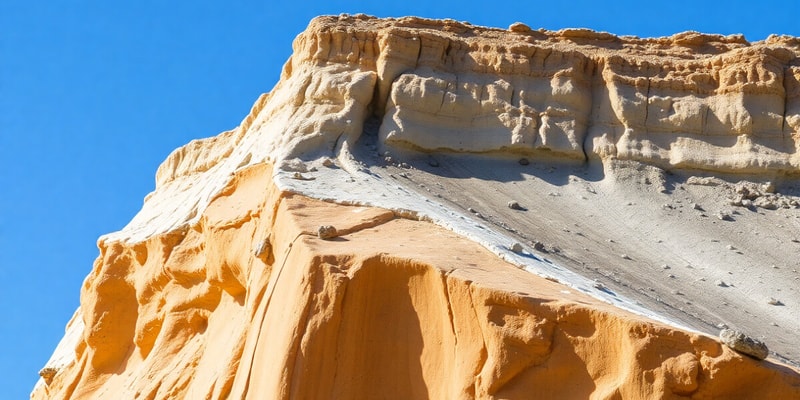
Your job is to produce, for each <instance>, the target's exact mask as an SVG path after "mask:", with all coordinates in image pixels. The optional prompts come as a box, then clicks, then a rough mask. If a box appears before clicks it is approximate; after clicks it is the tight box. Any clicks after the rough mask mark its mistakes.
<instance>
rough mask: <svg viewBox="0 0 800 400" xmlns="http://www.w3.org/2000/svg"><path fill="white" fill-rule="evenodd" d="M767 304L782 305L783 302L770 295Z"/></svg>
mask: <svg viewBox="0 0 800 400" xmlns="http://www.w3.org/2000/svg"><path fill="white" fill-rule="evenodd" d="M767 304H769V305H771V306H782V305H783V303H782V302H781V301H780V300H778V299H776V298H774V297H770V298H769V301H767Z"/></svg>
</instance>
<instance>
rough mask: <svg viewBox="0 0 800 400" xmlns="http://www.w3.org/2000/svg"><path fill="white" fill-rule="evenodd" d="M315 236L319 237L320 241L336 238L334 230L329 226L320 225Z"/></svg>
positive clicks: (336, 234)
mask: <svg viewBox="0 0 800 400" xmlns="http://www.w3.org/2000/svg"><path fill="white" fill-rule="evenodd" d="M317 236H319V238H320V239H323V240H328V239H333V238H335V237H336V236H338V232H337V231H336V228H335V227H333V226H331V225H322V226H320V227H319V229H317Z"/></svg>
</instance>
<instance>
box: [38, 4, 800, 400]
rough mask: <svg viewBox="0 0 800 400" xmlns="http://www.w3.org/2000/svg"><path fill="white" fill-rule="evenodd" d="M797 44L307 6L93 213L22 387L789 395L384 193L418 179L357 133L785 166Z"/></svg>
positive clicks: (466, 145)
mask: <svg viewBox="0 0 800 400" xmlns="http://www.w3.org/2000/svg"><path fill="white" fill-rule="evenodd" d="M799 56H800V40H798V39H796V38H791V37H771V38H769V39H767V40H766V41H764V42H758V43H748V42H746V41H745V40H744V38H742V37H739V36H718V35H703V34H699V33H693V32H687V33H682V34H678V35H675V36H672V37H668V38H659V39H639V38H633V37H616V36H613V35H610V34H605V33H597V32H591V31H587V30H562V31H558V32H549V31H533V30H530V29H528V28H527V27H526V26H524V25H522V24H515V25H513V26H512V27H511V28H510V30H501V29H490V28H480V27H475V26H472V25H469V24H466V23H459V22H455V21H450V20H445V21H431V20H423V19H418V18H401V19H386V20H382V19H374V18H372V17H366V16H360V15H359V16H340V17H320V18H317V19H315V20H313V21H312V22H311V24H310V25H309V27H308V29H307V30H306V31H305V32H304V33H302V34H301V35H300V36H298V38H297V39H296V41H295V43H294V54H293V55H292V57H291V59H290V60H289V61H288V62H287V63H286V65H285V67H284V70H283V73H282V76H281V81H280V82H279V83H278V84H277V85H276V87H275V88H274V89H273V90H272V91H271V92H270V93H269V94H265V95H263V96H261V98H259V99H258V101H257V102H256V104H255V105H254V107H253V109H252V110H251V112H250V114H249V115H248V116H247V117H246V118H245V119H244V121H243V122H242V124H241V125H240V126H239V127H238V128H236V129H235V130H232V131H229V132H225V133H222V134H220V135H219V136H216V137H214V138H209V139H202V140H196V141H193V142H191V143H189V144H187V145H186V146H184V147H181V148H179V149H177V150H176V151H174V152H173V153H172V154H171V155H170V156H169V158H168V159H167V160H166V161H165V162H164V163H163V164H162V165H161V167H160V168H159V169H158V173H157V178H156V180H157V187H156V190H155V191H154V192H153V193H151V194H150V195H148V197H147V198H146V201H145V204H144V206H143V208H142V210H141V212H140V213H139V214H137V216H136V217H135V218H134V219H133V220H132V221H131V223H130V224H129V225H128V226H126V227H125V228H124V229H123V230H122V231H119V232H115V233H111V234H109V235H106V236H104V237H101V238H100V240H99V241H98V247H99V249H100V255H99V257H98V258H97V260H96V262H95V264H94V266H93V269H92V271H91V273H90V274H89V276H88V277H87V278H86V280H85V282H84V285H83V287H82V288H81V305H80V308H79V309H78V310H77V311H76V314H75V316H74V317H73V319H72V321H71V322H70V323H69V325H68V327H67V334H66V335H65V338H64V340H63V341H62V343H61V344H59V347H58V348H57V349H56V351H55V354H54V355H53V358H52V359H51V361H50V362H49V363H48V364H47V365H46V366H45V368H44V369H43V370H42V372H41V375H42V378H43V379H42V380H41V381H40V382H39V384H37V386H36V388H35V389H34V391H33V393H32V398H35V399H45V398H54V399H84V398H131V399H133V398H141V399H166V398H188V399H194V398H208V399H218V398H231V399H239V398H403V399H407V398H434V399H443V398H463V399H467V398H531V397H533V398H563V399H567V398H576V399H577V398H625V399H651V398H682V397H683V398H734V397H736V398H800V373H798V371H797V370H795V369H792V368H790V367H788V366H785V365H781V364H778V363H775V362H774V361H770V360H767V361H758V360H756V359H754V358H751V357H748V356H743V355H741V354H739V353H736V352H735V351H733V350H731V349H730V348H728V347H726V346H723V345H722V344H720V343H719V342H718V341H717V340H716V339H715V338H713V337H710V336H706V335H704V334H702V333H700V332H695V331H692V330H687V329H683V328H681V327H680V326H679V324H676V323H673V324H670V323H668V322H669V318H662V321H656V320H653V319H651V318H649V317H648V316H647V315H642V314H647V313H646V312H645V311H646V310H645V311H637V310H639V309H637V308H636V307H637V306H636V305H635V304H634V302H630V309H631V310H633V311H637V312H638V314H637V313H633V312H631V311H628V310H623V309H621V308H619V307H617V306H616V305H615V304H622V305H624V304H628V303H625V301H624V300H623V298H622V297H621V296H616V295H615V294H613V293H612V294H611V295H609V294H608V292H610V290H609V289H608V288H607V287H605V286H603V285H601V284H595V285H592V284H591V282H590V281H587V282H589V283H588V284H585V283H582V282H584V281H581V280H580V277H575V278H574V280H571V279H573V278H571V277H573V275H571V274H572V273H570V272H568V271H564V270H563V269H562V268H560V267H559V266H558V265H555V264H553V262H552V261H550V260H547V259H544V258H543V257H542V256H541V254H540V253H536V252H532V251H528V249H527V248H526V247H525V246H523V245H522V244H520V243H517V242H513V241H512V240H510V239H508V238H507V237H505V236H502V235H501V234H497V233H494V232H493V231H492V229H489V228H486V227H481V228H480V229H482V230H483V231H485V233H476V234H475V235H476V236H474V237H471V238H470V237H465V236H464V235H463V234H465V232H466V233H469V232H467V231H466V230H465V229H467V228H463V229H462V228H460V227H462V226H466V225H459V224H462V222H461V221H465V220H467V219H465V217H463V216H458V215H456V214H457V213H454V212H452V210H448V209H447V207H446V206H438V205H431V204H433V201H432V200H419V204H420V205H419V206H417V205H416V204H417V203H413V204H412V203H403V201H402V198H403V197H396V198H392V197H393V196H391V195H389V196H383V198H381V196H380V193H382V192H381V190H396V191H397V192H396V193H409V194H408V196H410V197H419V196H416V195H413V194H412V193H411V192H410V191H409V190H410V189H409V187H410V186H409V185H408V184H406V183H402V182H404V181H403V180H402V179H403V178H407V177H408V176H407V175H406V176H405V177H403V176H402V175H399V174H400V173H398V176H395V175H392V177H391V178H389V177H386V176H377V175H376V174H375V173H374V172H371V170H370V168H371V165H370V163H371V161H370V159H368V158H363V157H360V156H359V155H358V154H359V150H358V149H360V148H366V149H367V150H369V151H371V152H373V153H375V154H379V155H383V154H384V153H385V152H387V151H390V152H397V153H398V154H400V153H402V152H403V151H412V152H416V153H421V154H426V155H427V156H428V157H429V156H431V155H437V154H459V153H471V154H480V155H487V154H488V155H489V156H490V157H495V156H496V157H498V159H501V158H503V157H512V158H514V161H513V164H515V165H516V167H523V166H525V167H528V161H527V159H530V160H534V161H539V160H545V161H547V160H554V159H569V160H573V161H575V162H578V163H581V162H600V163H603V164H604V165H605V164H609V163H619V162H636V163H641V164H642V165H645V167H641V168H640V169H639V170H638V171H639V172H641V176H643V177H644V176H645V175H647V174H648V173H650V172H648V171H653V170H651V169H647V168H651V167H652V168H659V167H660V168H691V169H695V170H705V171H717V172H721V173H725V174H756V175H757V176H762V177H768V178H769V179H774V178H775V177H782V178H783V179H793V177H794V176H795V175H797V173H798V172H800V158H798V157H799V156H798V151H797V146H798V141H800V83H799V82H800V57H799ZM523 156H524V157H526V161H525V163H522V162H519V163H517V160H519V159H520V158H521V157H523ZM386 157H387V158H390V156H388V155H387V156H386ZM434 161H435V160H431V159H427V161H426V165H427V166H428V167H430V168H442V169H444V168H446V166H445V165H442V166H440V164H441V163H440V162H439V161H435V162H434ZM554 162H555V161H554ZM406 167H409V166H408V165H406V166H402V168H400V170H409V168H406ZM642 171H644V172H642ZM401 173H403V174H405V173H406V172H401ZM326 177H327V178H326ZM330 177H335V178H330ZM442 179H444V177H443V178H442ZM643 179H644V178H643ZM648 179H649V178H648ZM406 181H408V179H406ZM398 182H399V183H398ZM404 185H405V186H404ZM590 189H591V190H592V191H595V192H596V190H595V189H594V188H590ZM587 190H589V189H587ZM315 191H316V192H315ZM320 193H322V194H320ZM359 193H373V195H374V197H364V198H358V195H359ZM386 193H389V192H386ZM556 195H557V193H556ZM348 196H349V197H348ZM365 196H366V195H365ZM313 197H316V198H313ZM354 197H355V198H354ZM393 201H394V202H395V203H392V202H393ZM398 202H399V203H398ZM513 203H514V204H515V206H512V203H511V202H510V201H508V199H504V200H503V202H502V203H501V204H507V205H506V206H501V207H499V208H501V209H503V212H509V213H525V212H528V208H527V207H534V206H535V204H532V202H526V201H520V202H517V201H516V200H515V201H514V202H513ZM397 204H399V205H397ZM521 204H522V205H524V206H525V207H523V206H522V205H521ZM787 204H789V203H788V201H787ZM381 205H382V206H383V207H378V206H381ZM424 207H433V208H430V210H434V209H435V210H444V211H441V212H442V214H435V212H433V211H426V210H429V209H426V208H424ZM435 207H439V208H435ZM695 209H697V208H695ZM487 215H488V214H487ZM451 217H452V219H451V220H448V219H447V218H451ZM489 217H490V216H487V218H489ZM434 222H435V223H434ZM436 223H438V224H439V225H442V226H437V224H436ZM445 228H450V229H445ZM510 230H511V229H510V228H509V231H510ZM490 231H491V232H490ZM480 235H485V236H480ZM492 235H494V236H492ZM495 237H497V238H500V239H498V240H497V241H496V242H494V243H493V242H491V239H485V238H495ZM475 238H479V239H480V240H477V241H474V240H471V239H475ZM509 242H513V243H515V244H519V248H516V249H514V250H515V251H514V252H513V254H512V253H510V252H507V251H506V250H509V249H508V248H507V246H508V243H509ZM515 247H516V246H515ZM534 249H535V250H537V251H539V250H542V249H544V246H542V245H541V244H540V243H538V242H537V244H536V247H535V248H534V247H531V250H534ZM550 250H552V251H553V252H555V250H554V249H552V248H551V249H550ZM624 254H626V256H625V258H624V261H626V262H628V261H630V262H633V261H635V260H636V259H637V257H638V256H637V255H636V254H635V253H624ZM628 254H631V255H630V256H629V255H628ZM498 255H500V256H501V257H498ZM616 258H617V259H619V258H620V257H619V253H617V255H616ZM524 263H530V264H532V265H533V264H535V265H537V266H538V267H537V268H543V269H544V270H546V271H548V272H546V273H544V274H541V273H540V274H539V275H544V277H542V276H539V275H537V274H532V273H529V272H528V271H526V270H524V269H521V268H519V267H520V265H522V264H524ZM604 293H605V294H604ZM787 295H788V294H787ZM602 296H606V297H602ZM609 302H611V303H613V304H608V303H609ZM787 306H791V307H793V305H791V304H788V305H787Z"/></svg>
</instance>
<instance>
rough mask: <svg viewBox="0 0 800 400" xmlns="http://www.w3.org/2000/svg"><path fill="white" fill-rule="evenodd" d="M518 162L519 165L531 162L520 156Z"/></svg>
mask: <svg viewBox="0 0 800 400" xmlns="http://www.w3.org/2000/svg"><path fill="white" fill-rule="evenodd" d="M518 162H519V165H528V164H530V163H531V162H530V161H528V159H527V158H520V159H519V161H518Z"/></svg>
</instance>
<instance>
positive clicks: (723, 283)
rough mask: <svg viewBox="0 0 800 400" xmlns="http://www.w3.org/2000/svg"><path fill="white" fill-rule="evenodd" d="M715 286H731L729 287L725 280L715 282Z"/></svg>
mask: <svg viewBox="0 0 800 400" xmlns="http://www.w3.org/2000/svg"><path fill="white" fill-rule="evenodd" d="M714 284H715V285H717V286H719V287H728V286H729V285H728V284H727V283H725V281H723V280H717V281H714Z"/></svg>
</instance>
